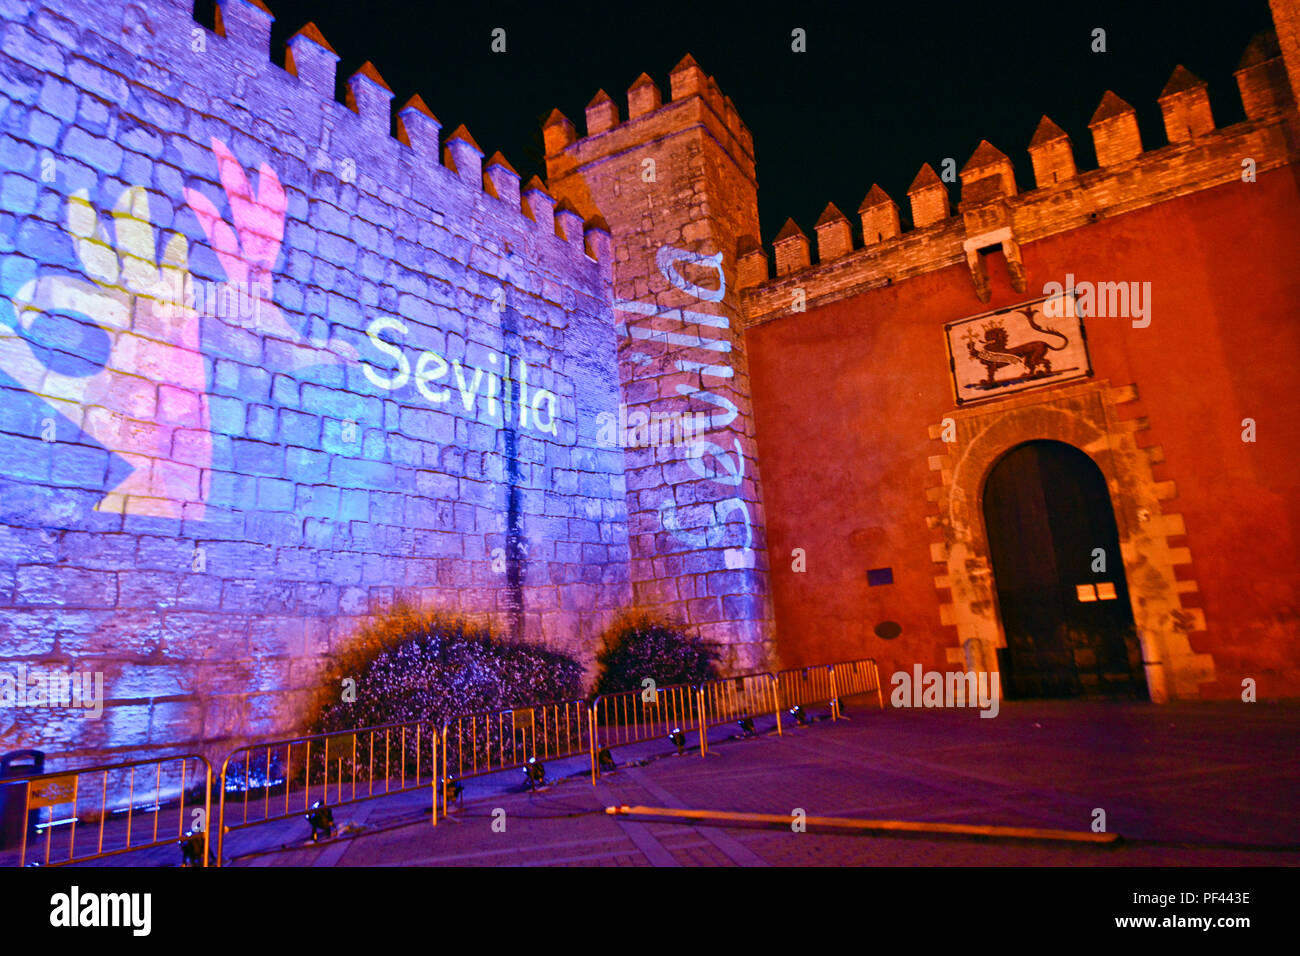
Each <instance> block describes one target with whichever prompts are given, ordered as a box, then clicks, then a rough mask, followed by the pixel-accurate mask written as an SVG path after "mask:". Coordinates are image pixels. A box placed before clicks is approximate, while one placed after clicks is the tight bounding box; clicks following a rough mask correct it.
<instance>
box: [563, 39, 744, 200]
mask: <svg viewBox="0 0 1300 956" xmlns="http://www.w3.org/2000/svg"><path fill="white" fill-rule="evenodd" d="M626 100H627V115H626V118H624V117H623V116H622V115H621V114H620V111H619V107H618V104H617V103H616V102H615V101H614V99H613V98H612V97H611V96H610V95H609V94H608V93H607V92H605V91H604V90H597V91H596V95H595V96H593V97H592V99H591V101H590V102H589V103H588V104H587V106H586V109H585V111H584V112H585V124H586V135H585V136H581V137H580V136H579V135H578V131H577V128H576V127H575V126H574V124H573V122H572V121H571V120H570V119H569V118H568V117H567V116H565V115H564V114H563V113H562V112H560V111H559V110H558V109H557V110H553V111H552V112H551V115H550V116H549V117H548V118H547V120H546V123H545V125H544V127H543V134H544V137H545V142H546V157H547V160H546V161H547V175H548V177H549V178H550V179H551V180H556V179H558V178H563V177H564V176H567V175H568V174H569V173H570V172H571V171H572V170H574V169H577V168H579V167H583V166H589V165H591V164H592V163H599V162H601V161H603V160H604V159H606V158H609V157H615V156H618V155H620V154H622V153H624V152H626V151H627V150H628V149H632V148H635V147H637V146H639V145H642V144H645V143H647V142H651V141H653V140H655V139H657V138H661V137H663V136H666V135H670V134H672V133H680V132H683V131H685V130H687V129H691V128H694V127H698V126H704V127H706V128H708V129H709V130H710V132H711V133H712V135H713V136H714V138H715V139H716V140H717V142H719V143H720V144H722V146H723V150H724V152H725V153H726V154H727V155H728V156H730V157H731V159H732V161H733V162H734V163H735V164H736V166H737V168H739V169H740V170H741V172H742V174H743V175H744V176H745V178H747V179H748V180H749V181H750V182H751V183H755V182H756V179H755V172H754V138H753V136H752V135H751V134H750V132H749V129H748V127H746V126H745V124H744V123H743V122H742V121H741V119H740V114H739V112H738V111H737V110H736V106H735V104H734V103H733V102H732V101H731V98H730V97H729V96H726V95H724V94H723V92H722V90H721V88H720V87H719V86H718V83H717V80H715V79H714V78H713V77H712V76H709V75H708V74H706V73H705V72H704V70H703V69H701V68H700V65H699V64H698V63H696V62H695V58H694V57H693V56H691V55H690V54H689V53H688V54H687V55H686V56H684V57H683V58H682V60H681V62H679V63H678V64H677V65H676V66H675V67H673V69H672V72H671V73H670V74H669V99H668V101H667V102H664V97H663V92H662V91H661V89H660V87H659V86H658V85H657V84H656V83H655V81H654V80H653V79H652V78H651V77H650V76H649V75H647V74H645V73H642V74H641V75H640V76H639V77H637V79H636V81H635V82H633V84H632V85H631V86H630V87H629V88H628V90H627V96H626Z"/></svg>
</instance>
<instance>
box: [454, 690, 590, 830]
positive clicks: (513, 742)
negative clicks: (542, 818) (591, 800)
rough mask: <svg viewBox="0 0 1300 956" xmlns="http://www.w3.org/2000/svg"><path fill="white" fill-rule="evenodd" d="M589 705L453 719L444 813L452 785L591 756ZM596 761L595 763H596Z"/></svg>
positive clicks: (578, 703) (493, 712)
mask: <svg viewBox="0 0 1300 956" xmlns="http://www.w3.org/2000/svg"><path fill="white" fill-rule="evenodd" d="M591 749H592V748H591V739H590V723H589V721H588V718H587V704H586V702H585V701H581V700H566V701H561V702H560V703H555V704H534V705H532V706H531V707H515V708H512V709H509V710H491V711H483V712H480V713H477V714H462V715H460V716H457V717H453V718H451V719H450V720H449V721H447V722H446V723H445V724H443V727H442V759H443V775H442V776H443V788H442V809H443V813H446V812H447V790H448V786H449V784H450V781H451V780H453V779H455V780H463V779H465V778H466V777H478V776H483V775H485V774H489V773H497V772H499V771H502V770H513V769H516V768H518V767H522V766H524V765H525V764H526V763H528V761H529V760H531V759H533V758H537V759H538V760H542V761H545V760H559V759H561V758H564V757H574V756H578V755H579V754H586V753H588V752H590V751H591ZM593 759H594V758H593Z"/></svg>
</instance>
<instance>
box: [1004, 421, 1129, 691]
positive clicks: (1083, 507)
mask: <svg viewBox="0 0 1300 956" xmlns="http://www.w3.org/2000/svg"><path fill="white" fill-rule="evenodd" d="M983 505H984V525H985V528H986V530H987V532H988V541H989V552H990V557H991V559H992V562H993V579H994V584H995V586H996V589H997V595H998V607H999V611H1000V613H1001V617H1002V628H1003V631H1004V633H1005V634H1006V642H1007V646H1006V647H1004V648H999V649H998V666H999V669H1000V670H1001V672H1002V687H1003V691H1004V693H1005V694H1006V696H1007V697H1008V698H1018V697H1075V696H1110V695H1114V694H1120V695H1125V696H1131V697H1139V698H1143V699H1145V698H1146V696H1147V688H1146V676H1145V673H1144V671H1143V668H1142V652H1141V648H1140V646H1139V644H1138V639H1137V629H1136V627H1135V626H1134V623H1133V608H1132V605H1131V604H1130V603H1129V595H1128V582H1127V581H1126V580H1125V577H1124V562H1123V560H1122V558H1121V556H1120V550H1119V529H1118V527H1117V526H1116V524H1115V512H1114V510H1113V509H1112V507H1111V503H1110V494H1109V493H1108V491H1107V488H1106V478H1105V476H1104V475H1102V473H1101V469H1100V468H1098V467H1097V465H1096V463H1095V462H1093V460H1092V459H1091V458H1089V457H1088V456H1087V455H1086V454H1084V453H1083V452H1082V451H1080V450H1079V449H1077V448H1074V447H1073V446H1071V445H1067V444H1065V443H1063V442H1057V441H1031V442H1026V443H1025V444H1023V445H1018V446H1016V447H1015V448H1013V449H1012V450H1011V451H1009V452H1007V454H1006V455H1004V456H1003V457H1002V458H1001V459H1000V460H999V461H998V462H997V464H995V465H994V466H993V470H992V471H991V472H989V477H988V481H987V482H986V483H985V486H984V501H983Z"/></svg>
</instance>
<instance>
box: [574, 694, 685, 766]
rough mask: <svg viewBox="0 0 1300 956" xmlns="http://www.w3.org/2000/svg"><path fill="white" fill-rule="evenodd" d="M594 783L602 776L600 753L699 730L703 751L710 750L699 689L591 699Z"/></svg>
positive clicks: (615, 695) (612, 695)
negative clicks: (707, 745)
mask: <svg viewBox="0 0 1300 956" xmlns="http://www.w3.org/2000/svg"><path fill="white" fill-rule="evenodd" d="M590 716H591V782H592V783H593V784H594V783H595V782H596V780H597V779H598V778H599V777H600V767H599V759H598V758H599V752H600V751H601V750H605V749H612V748H614V747H623V746H627V745H628V744H639V743H645V742H646V741H650V740H658V739H661V738H667V737H668V735H669V734H671V733H672V732H673V731H681V733H682V735H683V737H685V735H686V734H688V733H690V732H691V731H696V730H698V731H699V733H700V753H701V755H703V754H704V753H706V752H707V748H706V743H707V742H706V740H705V738H704V733H705V729H706V728H705V723H704V708H703V700H702V698H701V696H700V689H699V688H698V687H696V686H693V685H690V684H672V685H670V686H668V687H658V688H649V687H647V688H645V689H644V690H625V691H619V692H618V693H614V694H602V695H601V696H599V697H597V698H596V699H595V700H594V701H592V702H591V711H590Z"/></svg>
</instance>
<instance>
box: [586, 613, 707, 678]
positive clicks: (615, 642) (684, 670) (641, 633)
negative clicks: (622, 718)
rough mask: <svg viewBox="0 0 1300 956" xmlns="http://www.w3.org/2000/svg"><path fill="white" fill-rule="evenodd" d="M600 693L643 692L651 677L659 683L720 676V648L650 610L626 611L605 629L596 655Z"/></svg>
mask: <svg viewBox="0 0 1300 956" xmlns="http://www.w3.org/2000/svg"><path fill="white" fill-rule="evenodd" d="M596 663H597V665H599V667H600V675H599V676H598V677H597V678H596V688H595V693H597V694H613V693H616V692H618V691H625V690H640V689H641V688H642V686H643V685H642V683H641V682H642V681H643V680H645V679H646V678H647V677H649V678H651V679H653V680H654V682H655V685H656V686H657V687H667V686H669V685H671V684H697V683H700V682H702V681H706V680H713V679H714V678H716V677H717V676H718V655H717V652H716V651H715V650H714V649H713V648H712V647H710V646H709V645H708V644H705V643H704V642H703V641H701V640H700V639H699V638H697V637H692V636H691V635H690V634H688V633H686V632H685V631H684V630H683V629H682V628H680V627H678V626H676V625H673V624H668V623H665V622H663V621H659V620H656V619H654V618H652V617H650V616H649V615H647V614H642V613H630V614H626V615H624V616H623V617H622V618H620V619H619V620H618V621H616V622H615V623H614V625H613V626H612V627H611V628H610V629H609V631H607V632H606V636H605V645H604V647H603V648H602V649H601V651H600V653H599V654H597V655H596Z"/></svg>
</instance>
